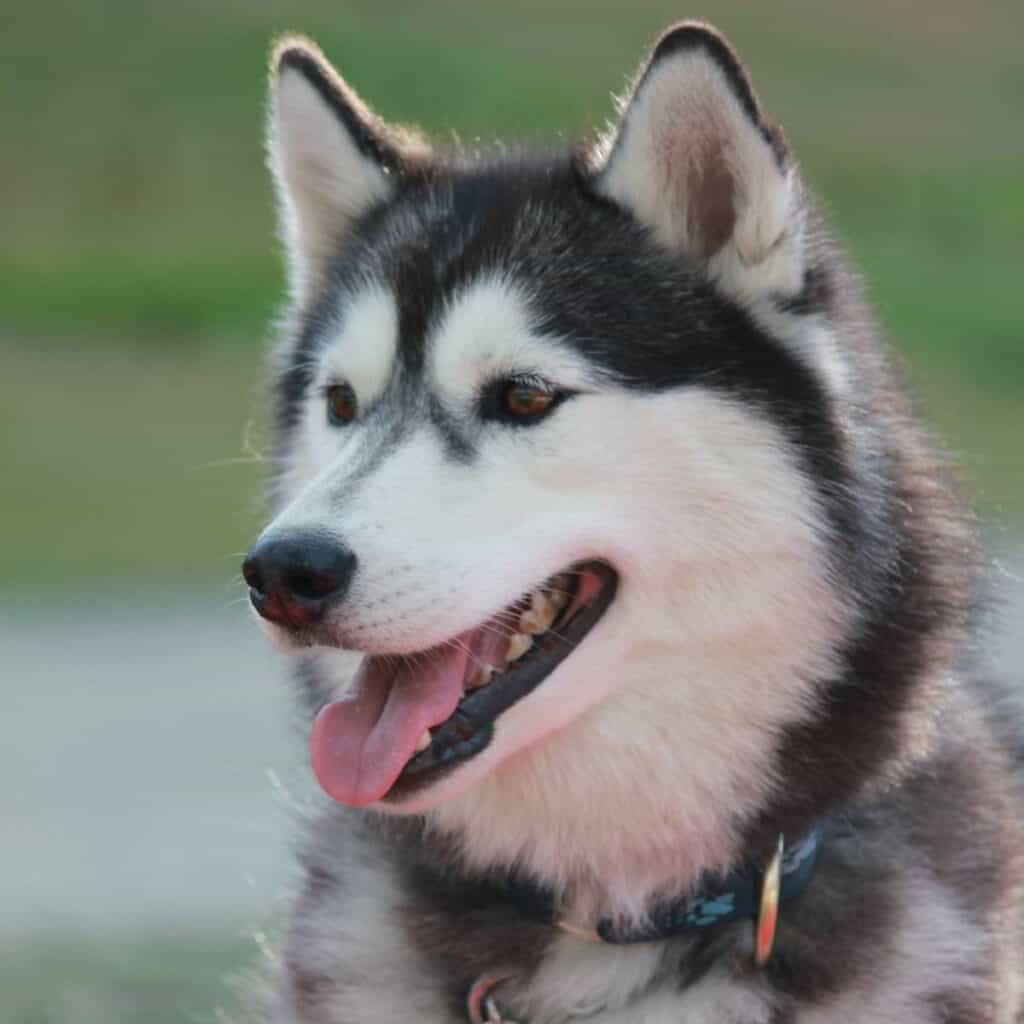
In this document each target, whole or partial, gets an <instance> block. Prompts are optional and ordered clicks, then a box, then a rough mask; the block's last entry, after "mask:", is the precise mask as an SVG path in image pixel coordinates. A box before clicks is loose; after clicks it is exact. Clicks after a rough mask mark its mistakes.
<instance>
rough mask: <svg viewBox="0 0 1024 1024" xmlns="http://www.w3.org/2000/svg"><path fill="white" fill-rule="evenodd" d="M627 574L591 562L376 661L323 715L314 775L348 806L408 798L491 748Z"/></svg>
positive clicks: (367, 661)
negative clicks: (475, 621)
mask: <svg viewBox="0 0 1024 1024" xmlns="http://www.w3.org/2000/svg"><path fill="white" fill-rule="evenodd" d="M617 585H618V576H617V574H616V573H615V571H614V570H613V569H612V568H611V567H610V566H608V565H606V564H605V563H603V562H596V561H592V562H585V563H580V564H577V565H574V566H572V567H571V568H569V569H566V570H564V571H563V572H560V573H558V574H557V575H555V576H552V577H550V578H549V579H548V580H546V581H545V582H544V583H543V584H541V585H540V586H539V587H537V588H535V589H534V590H532V591H531V592H530V593H529V594H527V595H525V596H524V597H522V598H520V599H519V600H518V601H516V602H515V603H513V604H512V605H510V606H508V607H507V608H505V609H504V610H503V611H501V612H499V613H498V614H497V615H495V616H493V617H492V618H490V619H488V620H487V621H486V622H483V623H481V624H480V625H479V626H476V627H475V628H473V629H471V630H468V631H467V632H465V633H461V634H459V635H458V636H456V637H453V638H452V639H451V640H449V641H448V642H447V643H445V644H442V645H440V646H438V647H435V648H433V649H431V650H428V651H423V652H421V653H419V654H414V655H402V656H397V655H386V654H384V655H367V656H366V657H365V658H364V659H363V661H362V663H361V664H360V666H359V669H358V671H357V672H356V676H355V679H354V680H353V684H352V687H351V692H350V694H349V695H348V696H346V698H345V699H343V700H340V701H335V702H334V703H332V704H328V705H327V706H326V707H325V708H323V710H322V711H321V712H320V714H319V715H318V716H317V719H316V722H315V723H314V725H313V732H312V736H311V738H310V754H311V760H312V764H313V770H314V772H315V773H316V776H317V778H318V780H319V782H320V785H321V786H322V787H323V789H324V790H325V792H326V793H327V794H328V795H329V796H331V797H333V798H334V799H335V800H337V801H338V802H339V803H343V804H348V805H349V806H353V807H364V806H366V805H367V804H371V803H375V802H377V801H380V800H386V801H395V802H400V801H401V800H402V799H404V798H406V797H408V796H410V795H411V794H413V793H414V792H416V791H417V790H420V789H424V788H426V787H428V786H430V785H432V784H433V783H435V782H437V781H438V780H439V779H440V778H441V777H442V776H444V775H446V774H447V773H449V772H450V771H452V770H453V769H454V768H456V767H457V766H458V765H460V764H462V763H464V762H466V761H468V760H469V759H470V758H472V757H474V756H475V755H477V754H479V753H480V752H481V751H482V750H484V749H485V748H486V747H487V745H488V744H489V743H490V742H491V739H492V738H493V736H494V725H495V722H496V721H497V719H498V718H499V716H500V715H501V714H502V713H503V712H504V711H506V710H507V709H508V708H510V707H511V706H512V705H513V704H515V703H517V702H518V701H520V700H522V698H523V697H525V696H526V695H527V694H529V693H531V692H533V690H535V689H536V688H537V687H538V686H539V685H540V684H541V683H542V682H543V681H544V680H545V679H546V678H547V677H548V676H549V675H550V674H551V673H552V672H553V671H554V670H555V668H557V666H558V665H560V664H561V663H562V661H564V660H565V658H566V657H568V655H569V654H570V653H571V652H572V650H573V649H574V648H575V647H576V646H577V645H578V644H579V643H580V641H581V640H582V639H583V638H584V637H585V636H586V635H587V633H589V632H590V630H591V629H593V627H594V626H595V625H596V624H597V622H598V621H599V620H600V618H601V617H602V616H603V614H604V613H605V611H606V610H607V609H608V606H609V605H610V604H611V602H612V599H613V598H614V596H615V590H616V587H617Z"/></svg>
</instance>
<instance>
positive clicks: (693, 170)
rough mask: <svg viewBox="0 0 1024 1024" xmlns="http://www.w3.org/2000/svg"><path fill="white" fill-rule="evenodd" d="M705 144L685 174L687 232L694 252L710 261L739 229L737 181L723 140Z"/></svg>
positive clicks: (712, 140)
mask: <svg viewBox="0 0 1024 1024" xmlns="http://www.w3.org/2000/svg"><path fill="white" fill-rule="evenodd" d="M705 145H706V146H707V149H706V150H705V152H703V153H701V154H699V156H697V158H696V159H693V158H691V160H690V162H689V164H690V166H689V168H688V170H687V174H686V189H687V192H688V201H687V204H686V233H687V237H688V238H689V240H690V247H691V250H692V251H693V253H694V254H695V255H697V256H699V257H700V258H702V259H709V258H710V257H712V256H714V254H715V253H716V252H718V250H719V249H721V248H722V246H723V245H725V243H726V242H728V241H729V239H730V238H731V237H732V233H733V230H734V229H735V227H736V182H735V180H734V179H733V174H732V170H731V169H730V167H729V162H728V160H727V159H726V158H725V153H724V151H723V148H722V146H721V144H720V141H719V140H717V139H708V140H707V142H706V143H705Z"/></svg>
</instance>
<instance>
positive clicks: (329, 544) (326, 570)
mask: <svg viewBox="0 0 1024 1024" xmlns="http://www.w3.org/2000/svg"><path fill="white" fill-rule="evenodd" d="M355 569H356V556H355V555H354V554H353V553H352V552H351V551H350V550H349V549H348V548H347V547H345V546H344V544H340V543H338V541H335V540H330V539H328V538H327V537H324V536H322V535H321V534H316V533H293V534H283V535H280V536H277V537H275V536H274V535H273V534H271V535H270V536H267V537H264V538H263V539H262V540H259V541H257V542H256V546H255V547H254V548H253V549H252V550H251V551H250V552H249V555H248V557H247V558H246V560H245V562H243V563H242V575H243V576H244V577H245V582H246V583H248V584H249V600H250V601H252V605H253V607H254V608H255V609H256V611H258V612H259V613H260V615H262V616H263V618H265V619H269V620H270V621H271V622H276V623H279V624H280V625H282V626H292V627H296V626H309V625H312V624H313V623H314V622H317V621H318V620H319V619H321V618H322V617H323V614H324V612H325V611H326V610H327V608H328V607H329V606H330V605H332V604H335V603H337V602H338V601H340V600H341V599H342V597H344V596H345V591H346V590H348V586H349V583H350V582H351V580H352V576H353V575H354V573H355Z"/></svg>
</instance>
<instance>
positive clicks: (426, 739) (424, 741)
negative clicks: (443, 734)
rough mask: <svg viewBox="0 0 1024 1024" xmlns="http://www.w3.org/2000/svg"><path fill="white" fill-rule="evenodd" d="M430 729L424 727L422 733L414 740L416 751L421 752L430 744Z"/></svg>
mask: <svg viewBox="0 0 1024 1024" xmlns="http://www.w3.org/2000/svg"><path fill="white" fill-rule="evenodd" d="M430 739H431V736H430V730H429V729H424V730H423V735H422V736H421V737H420V738H419V739H418V740H417V741H416V753H417V754H422V753H423V751H424V750H426V749H427V747H429V746H430Z"/></svg>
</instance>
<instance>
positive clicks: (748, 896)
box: [506, 823, 824, 948]
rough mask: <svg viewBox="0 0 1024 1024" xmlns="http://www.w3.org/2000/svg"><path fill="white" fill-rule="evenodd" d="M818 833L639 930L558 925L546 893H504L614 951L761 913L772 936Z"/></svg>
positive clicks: (704, 889)
mask: <svg viewBox="0 0 1024 1024" xmlns="http://www.w3.org/2000/svg"><path fill="white" fill-rule="evenodd" d="M823 832H824V829H823V826H822V825H821V824H820V823H819V824H816V825H815V826H814V827H813V828H812V829H811V830H810V831H809V832H808V833H807V834H806V835H805V836H803V837H802V838H801V839H799V840H798V841H796V842H794V843H788V844H787V843H783V842H782V841H781V840H780V844H779V853H778V854H777V857H773V858H772V860H771V861H770V862H769V864H767V865H747V866H745V867H743V868H740V869H739V870H737V871H735V872H733V873H732V874H730V875H727V876H726V877H725V878H724V879H721V880H720V881H717V882H716V881H711V882H709V883H708V884H707V885H704V886H701V888H700V891H699V895H696V896H692V895H690V896H686V897H684V898H682V899H678V900H669V901H666V902H663V903H660V904H658V905H657V906H656V907H654V908H653V909H652V911H651V912H650V914H649V915H648V917H647V919H646V921H645V922H644V923H643V924H641V925H639V926H632V927H626V926H623V925H622V924H621V923H619V922H617V921H615V920H614V919H613V918H602V919H601V920H599V921H598V923H597V926H596V927H595V929H594V930H593V931H587V930H584V929H581V928H577V927H576V926H574V925H570V924H567V923H565V922H564V921H562V920H560V919H559V915H558V913H557V908H556V906H555V902H554V899H553V897H552V896H551V894H550V893H549V892H545V891H543V890H540V889H538V888H537V887H536V886H534V885H531V884H524V883H523V882H521V881H518V880H517V881H514V882H510V883H509V885H508V887H507V890H506V891H507V895H508V896H509V898H510V899H511V900H512V902H514V903H515V904H516V905H517V906H518V907H519V909H520V910H521V911H523V912H524V913H525V914H527V916H529V917H533V918H538V917H539V918H542V919H543V920H545V921H547V922H548V923H550V924H553V925H557V926H558V927H560V928H562V929H564V930H565V931H567V932H569V933H571V934H574V935H576V936H577V937H579V938H583V939H588V940H590V941H597V942H607V943H611V944H614V945H627V944H631V943H635V942H653V941H656V940H658V939H668V938H671V937H672V936H675V935H681V934H683V933H685V932H692V931H700V930H702V929H705V928H712V927H715V926H717V925H720V924H726V923H728V922H730V921H739V920H743V919H752V918H759V919H760V918H763V917H764V916H765V914H766V908H770V913H771V915H772V921H771V925H772V931H773V932H774V913H775V909H774V908H775V907H776V906H777V905H778V904H779V903H784V902H786V901H787V900H791V899H795V898H796V897H797V896H799V895H800V894H801V893H802V892H803V891H804V889H806V888H807V886H808V885H809V884H810V881H811V879H812V877H813V876H814V869H815V866H816V864H817V860H818V852H819V850H820V848H821V841H822V834H823ZM769 948H770V942H769Z"/></svg>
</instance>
